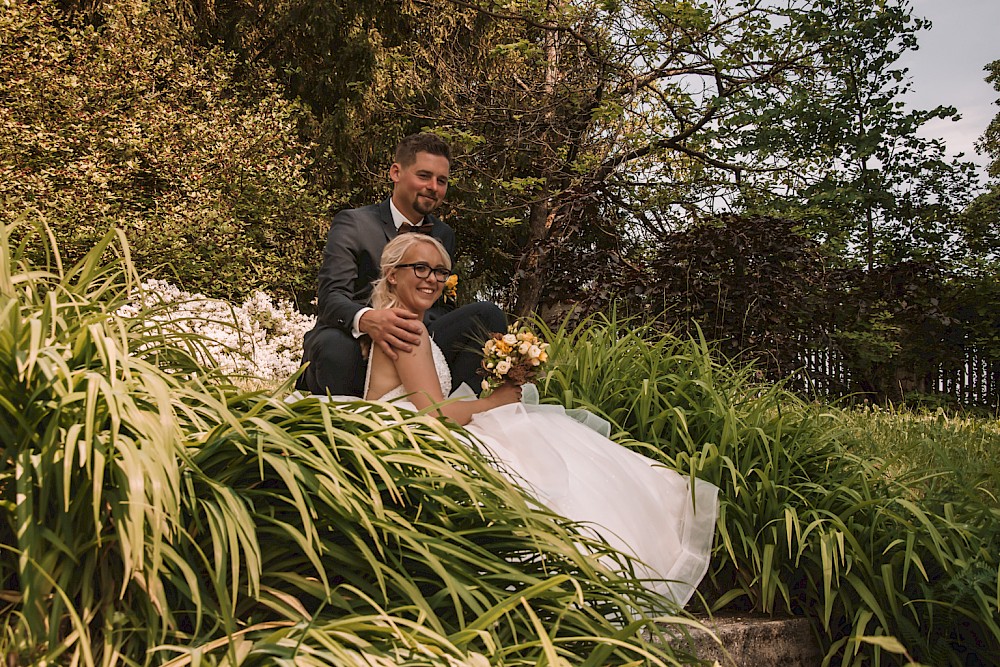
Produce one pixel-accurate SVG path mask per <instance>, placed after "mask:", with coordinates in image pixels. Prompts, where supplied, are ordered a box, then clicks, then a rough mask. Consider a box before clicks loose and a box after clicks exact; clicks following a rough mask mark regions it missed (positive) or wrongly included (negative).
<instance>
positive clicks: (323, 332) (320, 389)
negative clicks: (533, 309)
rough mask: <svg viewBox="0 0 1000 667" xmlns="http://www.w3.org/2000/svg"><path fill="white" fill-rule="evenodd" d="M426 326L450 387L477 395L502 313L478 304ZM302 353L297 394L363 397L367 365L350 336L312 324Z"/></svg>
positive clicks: (501, 327) (504, 324)
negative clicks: (486, 352) (464, 386)
mask: <svg viewBox="0 0 1000 667" xmlns="http://www.w3.org/2000/svg"><path fill="white" fill-rule="evenodd" d="M424 324H426V325H427V331H428V332H429V333H430V335H431V337H432V338H433V339H434V342H435V343H437V345H438V347H440V348H441V351H442V352H444V356H445V359H447V360H448V368H449V369H451V382H452V387H457V386H458V385H460V384H461V383H463V382H464V383H466V384H468V385H469V387H471V388H472V390H473V391H474V392H476V393H477V394H478V393H479V391H480V383H481V381H482V380H481V378H480V377H479V375H478V374H477V371H478V369H479V364H480V362H481V361H482V358H483V343H484V342H486V339H487V338H488V337H489V335H490V333H491V332H494V331H499V332H501V333H504V332H506V331H507V317H506V316H505V315H504V314H503V311H502V310H500V309H499V308H497V307H496V306H495V305H494V304H492V303H488V302H486V301H479V302H477V303H470V304H469V305H466V306H462V307H461V308H456V309H455V310H453V311H450V312H448V313H444V314H443V315H439V316H438V317H434V318H429V317H428V318H425V319H424ZM302 348H303V350H302V362H303V364H305V365H306V368H305V371H304V372H303V373H302V375H300V376H299V379H298V381H297V382H296V384H295V388H296V389H300V390H302V391H308V392H310V393H313V394H327V393H329V394H331V395H347V396H362V395H363V394H364V390H365V372H366V370H367V366H368V364H367V362H366V361H365V360H364V359H363V358H362V357H361V345H360V343H359V342H358V340H357V339H356V338H354V336H352V335H351V334H350V333H348V332H346V331H344V330H342V329H335V328H333V327H325V326H321V325H316V327H315V328H314V329H313V330H312V331H310V332H308V333H307V334H306V335H305V339H304V340H303V344H302Z"/></svg>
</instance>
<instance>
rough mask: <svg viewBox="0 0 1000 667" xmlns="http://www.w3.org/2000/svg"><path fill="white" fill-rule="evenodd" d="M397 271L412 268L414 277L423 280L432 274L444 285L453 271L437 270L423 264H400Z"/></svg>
mask: <svg viewBox="0 0 1000 667" xmlns="http://www.w3.org/2000/svg"><path fill="white" fill-rule="evenodd" d="M396 268H397V269H405V268H411V269H413V275H415V276H416V277H417V278H420V279H421V280H424V279H425V278H427V277H428V276H429V275H431V273H433V274H434V278H435V279H436V280H437V281H438V282H439V283H443V282H445V281H446V280H448V278H449V277H450V276H451V269H435V268H432V267H431V265H430V264H424V263H423V262H416V263H414V264H398V265H397V266H396Z"/></svg>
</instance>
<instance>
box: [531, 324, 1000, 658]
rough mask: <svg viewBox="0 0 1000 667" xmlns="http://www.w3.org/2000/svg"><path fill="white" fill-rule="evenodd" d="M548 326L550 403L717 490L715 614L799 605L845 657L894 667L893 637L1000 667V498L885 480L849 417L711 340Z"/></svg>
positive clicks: (887, 467) (925, 653)
mask: <svg viewBox="0 0 1000 667" xmlns="http://www.w3.org/2000/svg"><path fill="white" fill-rule="evenodd" d="M547 335H548V336H550V337H551V339H552V340H553V341H554V344H553V347H552V349H551V353H552V367H553V369H554V370H553V371H552V372H551V373H550V374H549V376H548V377H547V378H546V380H545V381H544V382H543V383H542V385H541V387H540V389H541V391H542V393H543V395H544V396H547V397H548V400H550V401H552V400H557V401H559V402H561V403H564V404H566V405H567V407H586V408H588V409H591V410H595V411H597V412H599V413H600V414H602V415H604V416H606V417H607V418H609V419H610V420H611V422H612V424H613V425H614V427H615V428H616V429H617V431H618V433H617V436H616V437H617V438H618V439H619V441H620V442H622V444H625V445H627V446H633V447H637V448H639V449H641V451H642V452H643V453H645V454H646V455H648V456H653V457H654V458H659V459H660V460H662V461H663V462H664V463H665V464H666V465H668V466H670V467H672V468H675V469H678V470H681V471H684V472H687V473H689V474H692V475H696V476H698V477H702V478H705V479H708V480H710V481H712V482H714V483H716V484H718V485H719V486H720V488H721V490H722V494H721V495H722V505H721V510H720V519H719V530H720V534H719V536H718V540H717V547H716V551H715V554H714V565H713V568H712V570H711V572H710V576H709V578H708V579H707V580H706V581H705V582H704V583H703V585H702V587H701V589H700V590H701V592H702V593H703V594H704V596H705V598H706V600H707V601H708V604H709V606H710V607H711V608H712V609H713V610H715V611H721V610H734V609H736V610H744V611H745V610H755V611H758V612H764V613H768V614H787V613H791V614H804V615H808V616H809V617H810V618H812V620H813V623H814V626H815V628H816V630H817V633H818V634H819V635H820V636H822V637H823V638H824V639H825V645H826V647H827V648H828V652H829V653H828V655H829V657H830V658H832V659H833V660H834V661H836V660H837V659H839V660H840V661H841V664H870V663H871V662H872V661H876V664H877V663H878V662H879V661H882V662H886V663H889V664H893V663H895V662H896V661H897V660H900V659H901V656H902V653H901V652H900V651H898V650H890V647H889V643H890V640H889V639H888V638H890V637H895V638H896V639H897V640H898V641H899V642H900V643H901V646H902V647H904V648H905V651H906V653H908V655H910V656H912V657H913V658H915V659H916V660H919V661H921V662H924V663H927V664H935V665H964V664H997V662H996V661H997V658H996V656H997V655H1000V652H998V649H1000V615H998V607H1000V598H998V591H997V576H998V568H1000V561H998V556H997V554H996V549H995V545H996V543H997V540H998V539H1000V507H998V506H997V504H996V501H995V499H994V498H992V497H989V496H984V495H982V494H977V493H969V492H967V491H960V492H956V491H955V489H954V487H953V485H950V484H945V485H934V484H929V483H925V481H926V480H925V479H924V474H923V471H922V470H920V468H919V467H918V465H914V466H911V467H908V468H907V469H906V471H905V474H902V475H893V474H889V472H887V471H891V469H892V465H891V463H889V464H886V463H883V462H882V461H880V460H878V459H870V458H868V454H869V452H868V451H867V450H864V449H861V450H860V451H859V454H861V456H858V455H856V454H854V453H852V448H851V446H850V445H851V444H852V443H853V441H854V439H855V437H856V436H855V435H854V430H855V428H856V426H857V421H850V420H845V418H844V417H842V416H840V415H839V414H837V413H831V412H828V411H823V410H821V409H818V408H817V407H813V406H809V405H807V404H804V403H802V402H801V401H800V400H798V399H796V398H795V397H794V396H792V395H790V394H789V393H787V392H786V391H784V390H783V389H782V388H781V387H780V386H775V385H766V384H760V383H757V382H755V381H754V374H753V370H752V369H750V368H746V367H742V368H741V367H734V366H730V365H720V364H719V363H718V362H716V361H715V360H714V359H713V353H712V351H711V350H710V348H709V347H708V345H707V344H706V343H705V342H704V340H698V339H689V340H679V339H677V338H675V337H673V336H670V335H664V334H662V333H659V332H658V331H657V330H656V329H655V328H653V327H651V326H649V325H637V324H636V323H635V322H633V321H622V320H616V319H611V320H610V321H602V320H600V319H594V320H590V321H587V322H586V323H584V324H582V325H580V326H578V327H576V328H573V329H560V330H558V331H557V332H554V333H549V334H547ZM632 438H635V439H634V440H633V439H632ZM893 446H896V445H895V444H894V445H893ZM953 446H959V445H958V443H957V442H955V443H954V444H953ZM859 449H860V448H859ZM899 453H900V455H901V456H905V453H904V452H902V451H900V452H899ZM918 461H919V459H918ZM994 472H995V471H994ZM931 474H934V473H933V472H932V473H931ZM995 483H996V480H995V479H994V480H992V482H991V484H995ZM872 637H879V638H881V639H871V638H872ZM891 648H892V649H896V648H898V647H897V645H896V644H893V645H892V647H891Z"/></svg>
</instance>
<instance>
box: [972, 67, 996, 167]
mask: <svg viewBox="0 0 1000 667" xmlns="http://www.w3.org/2000/svg"><path fill="white" fill-rule="evenodd" d="M983 69H985V70H986V71H987V75H986V83H991V84H993V87H994V88H995V89H996V90H997V92H1000V60H994V61H993V62H991V63H989V64H987V65H986V67H984V68H983ZM997 104H1000V100H998V101H997ZM976 147H977V148H978V149H979V150H981V151H984V152H985V153H987V154H988V155H990V156H991V157H992V158H993V162H991V163H990V176H993V177H994V178H1000V113H998V114H997V115H996V116H995V117H994V118H993V120H992V121H990V124H989V126H987V128H986V131H985V132H984V133H983V136H982V137H981V138H980V140H979V144H978V145H977V146H976Z"/></svg>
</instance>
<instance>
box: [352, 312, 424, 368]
mask: <svg viewBox="0 0 1000 667" xmlns="http://www.w3.org/2000/svg"><path fill="white" fill-rule="evenodd" d="M422 326H423V325H422V324H421V323H420V321H419V320H418V319H417V316H416V315H414V314H413V313H411V312H410V311H408V310H404V309H403V308H383V309H381V310H369V311H367V312H366V313H365V314H364V315H362V316H361V320H360V321H359V322H358V329H360V330H361V333H364V334H368V335H369V336H371V339H372V344H373V345H378V346H379V347H380V348H382V351H383V352H385V354H386V356H387V357H389V358H390V359H392V360H393V361H396V360H397V359H398V358H399V355H398V354H397V351H398V352H412V351H413V348H414V347H415V346H417V345H420V330H421V328H422Z"/></svg>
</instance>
